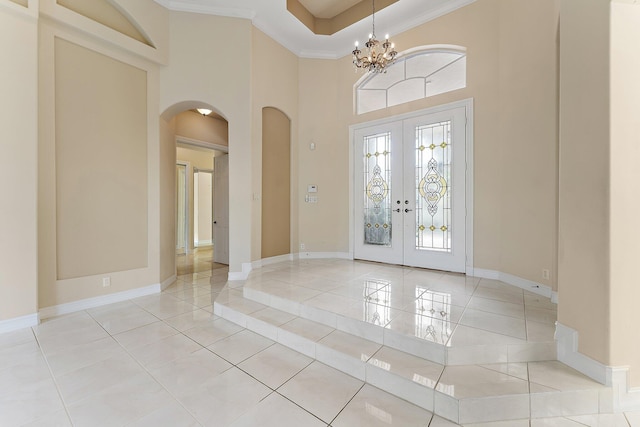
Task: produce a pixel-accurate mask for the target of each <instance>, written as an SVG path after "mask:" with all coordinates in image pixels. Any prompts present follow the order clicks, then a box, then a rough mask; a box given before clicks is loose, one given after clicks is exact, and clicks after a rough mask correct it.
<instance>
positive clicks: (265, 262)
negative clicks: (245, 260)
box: [251, 254, 294, 269]
mask: <svg viewBox="0 0 640 427" xmlns="http://www.w3.org/2000/svg"><path fill="white" fill-rule="evenodd" d="M293 260H294V256H293V254H284V255H278V256H273V257H269V258H262V259H259V260H257V261H253V262H252V263H251V267H252V269H255V268H260V267H264V266H265V265H271V264H277V263H279V262H285V261H293Z"/></svg>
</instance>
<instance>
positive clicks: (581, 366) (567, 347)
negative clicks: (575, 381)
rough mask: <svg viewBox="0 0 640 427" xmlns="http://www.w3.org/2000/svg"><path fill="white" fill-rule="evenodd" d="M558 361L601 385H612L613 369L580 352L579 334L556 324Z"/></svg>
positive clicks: (558, 323)
mask: <svg viewBox="0 0 640 427" xmlns="http://www.w3.org/2000/svg"><path fill="white" fill-rule="evenodd" d="M556 345H557V348H558V360H559V361H560V362H562V363H564V364H565V365H568V366H571V367H572V368H573V369H575V370H577V371H580V372H582V373H583V374H585V375H586V376H588V377H589V378H592V379H594V380H596V381H598V382H599V383H601V384H604V385H607V386H611V385H612V368H610V367H608V366H605V365H603V364H602V363H600V362H598V361H596V360H593V359H591V358H590V357H587V356H585V355H584V354H582V353H580V352H578V332H577V331H575V330H573V329H571V328H569V327H567V326H564V325H563V324H561V323H560V322H556Z"/></svg>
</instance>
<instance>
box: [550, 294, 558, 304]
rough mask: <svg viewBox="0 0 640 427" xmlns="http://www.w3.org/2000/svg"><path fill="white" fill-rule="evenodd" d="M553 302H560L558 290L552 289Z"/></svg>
mask: <svg viewBox="0 0 640 427" xmlns="http://www.w3.org/2000/svg"><path fill="white" fill-rule="evenodd" d="M551 302H552V303H554V304H557V303H558V292H556V291H551Z"/></svg>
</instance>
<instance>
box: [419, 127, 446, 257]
mask: <svg viewBox="0 0 640 427" xmlns="http://www.w3.org/2000/svg"><path fill="white" fill-rule="evenodd" d="M451 145H452V141H451V121H450V120H449V121H445V122H440V123H435V124H431V125H427V126H418V127H416V147H415V150H416V174H415V176H416V182H415V191H416V211H415V212H416V249H418V250H431V251H441V252H451V231H452V230H451V191H452V187H451V149H452V147H451Z"/></svg>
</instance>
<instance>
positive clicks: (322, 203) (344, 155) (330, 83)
mask: <svg viewBox="0 0 640 427" xmlns="http://www.w3.org/2000/svg"><path fill="white" fill-rule="evenodd" d="M342 65H346V66H347V67H348V64H341V62H340V61H326V60H317V59H315V60H314V59H301V60H300V81H299V90H300V107H299V118H300V128H299V129H300V133H299V135H300V136H299V142H298V157H297V159H298V162H299V165H298V174H299V178H298V192H297V197H296V199H297V200H300V201H303V200H304V197H305V194H306V191H307V185H308V184H316V185H317V186H318V192H317V193H316V194H317V197H318V203H304V202H300V203H299V219H298V221H299V224H298V230H299V237H298V241H299V243H300V244H303V243H304V245H305V250H304V252H348V249H349V222H348V219H349V216H348V215H349V209H348V206H349V199H348V195H349V193H348V190H349V187H348V182H349V164H348V158H349V151H348V147H349V146H348V144H349V141H348V137H347V136H348V129H347V127H346V123H344V118H341V116H340V111H341V110H342V109H343V108H344V104H341V103H340V97H339V95H338V92H339V90H338V87H337V86H336V82H338V81H339V80H340V78H341V75H342V73H341V71H342V70H341V67H342ZM352 72H353V71H352ZM348 90H351V89H348ZM343 102H344V101H343ZM349 102H350V101H349ZM348 114H349V115H350V114H351V112H349V113H348ZM311 142H314V143H315V146H316V149H315V150H313V151H312V150H310V149H309V144H310V143H311Z"/></svg>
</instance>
